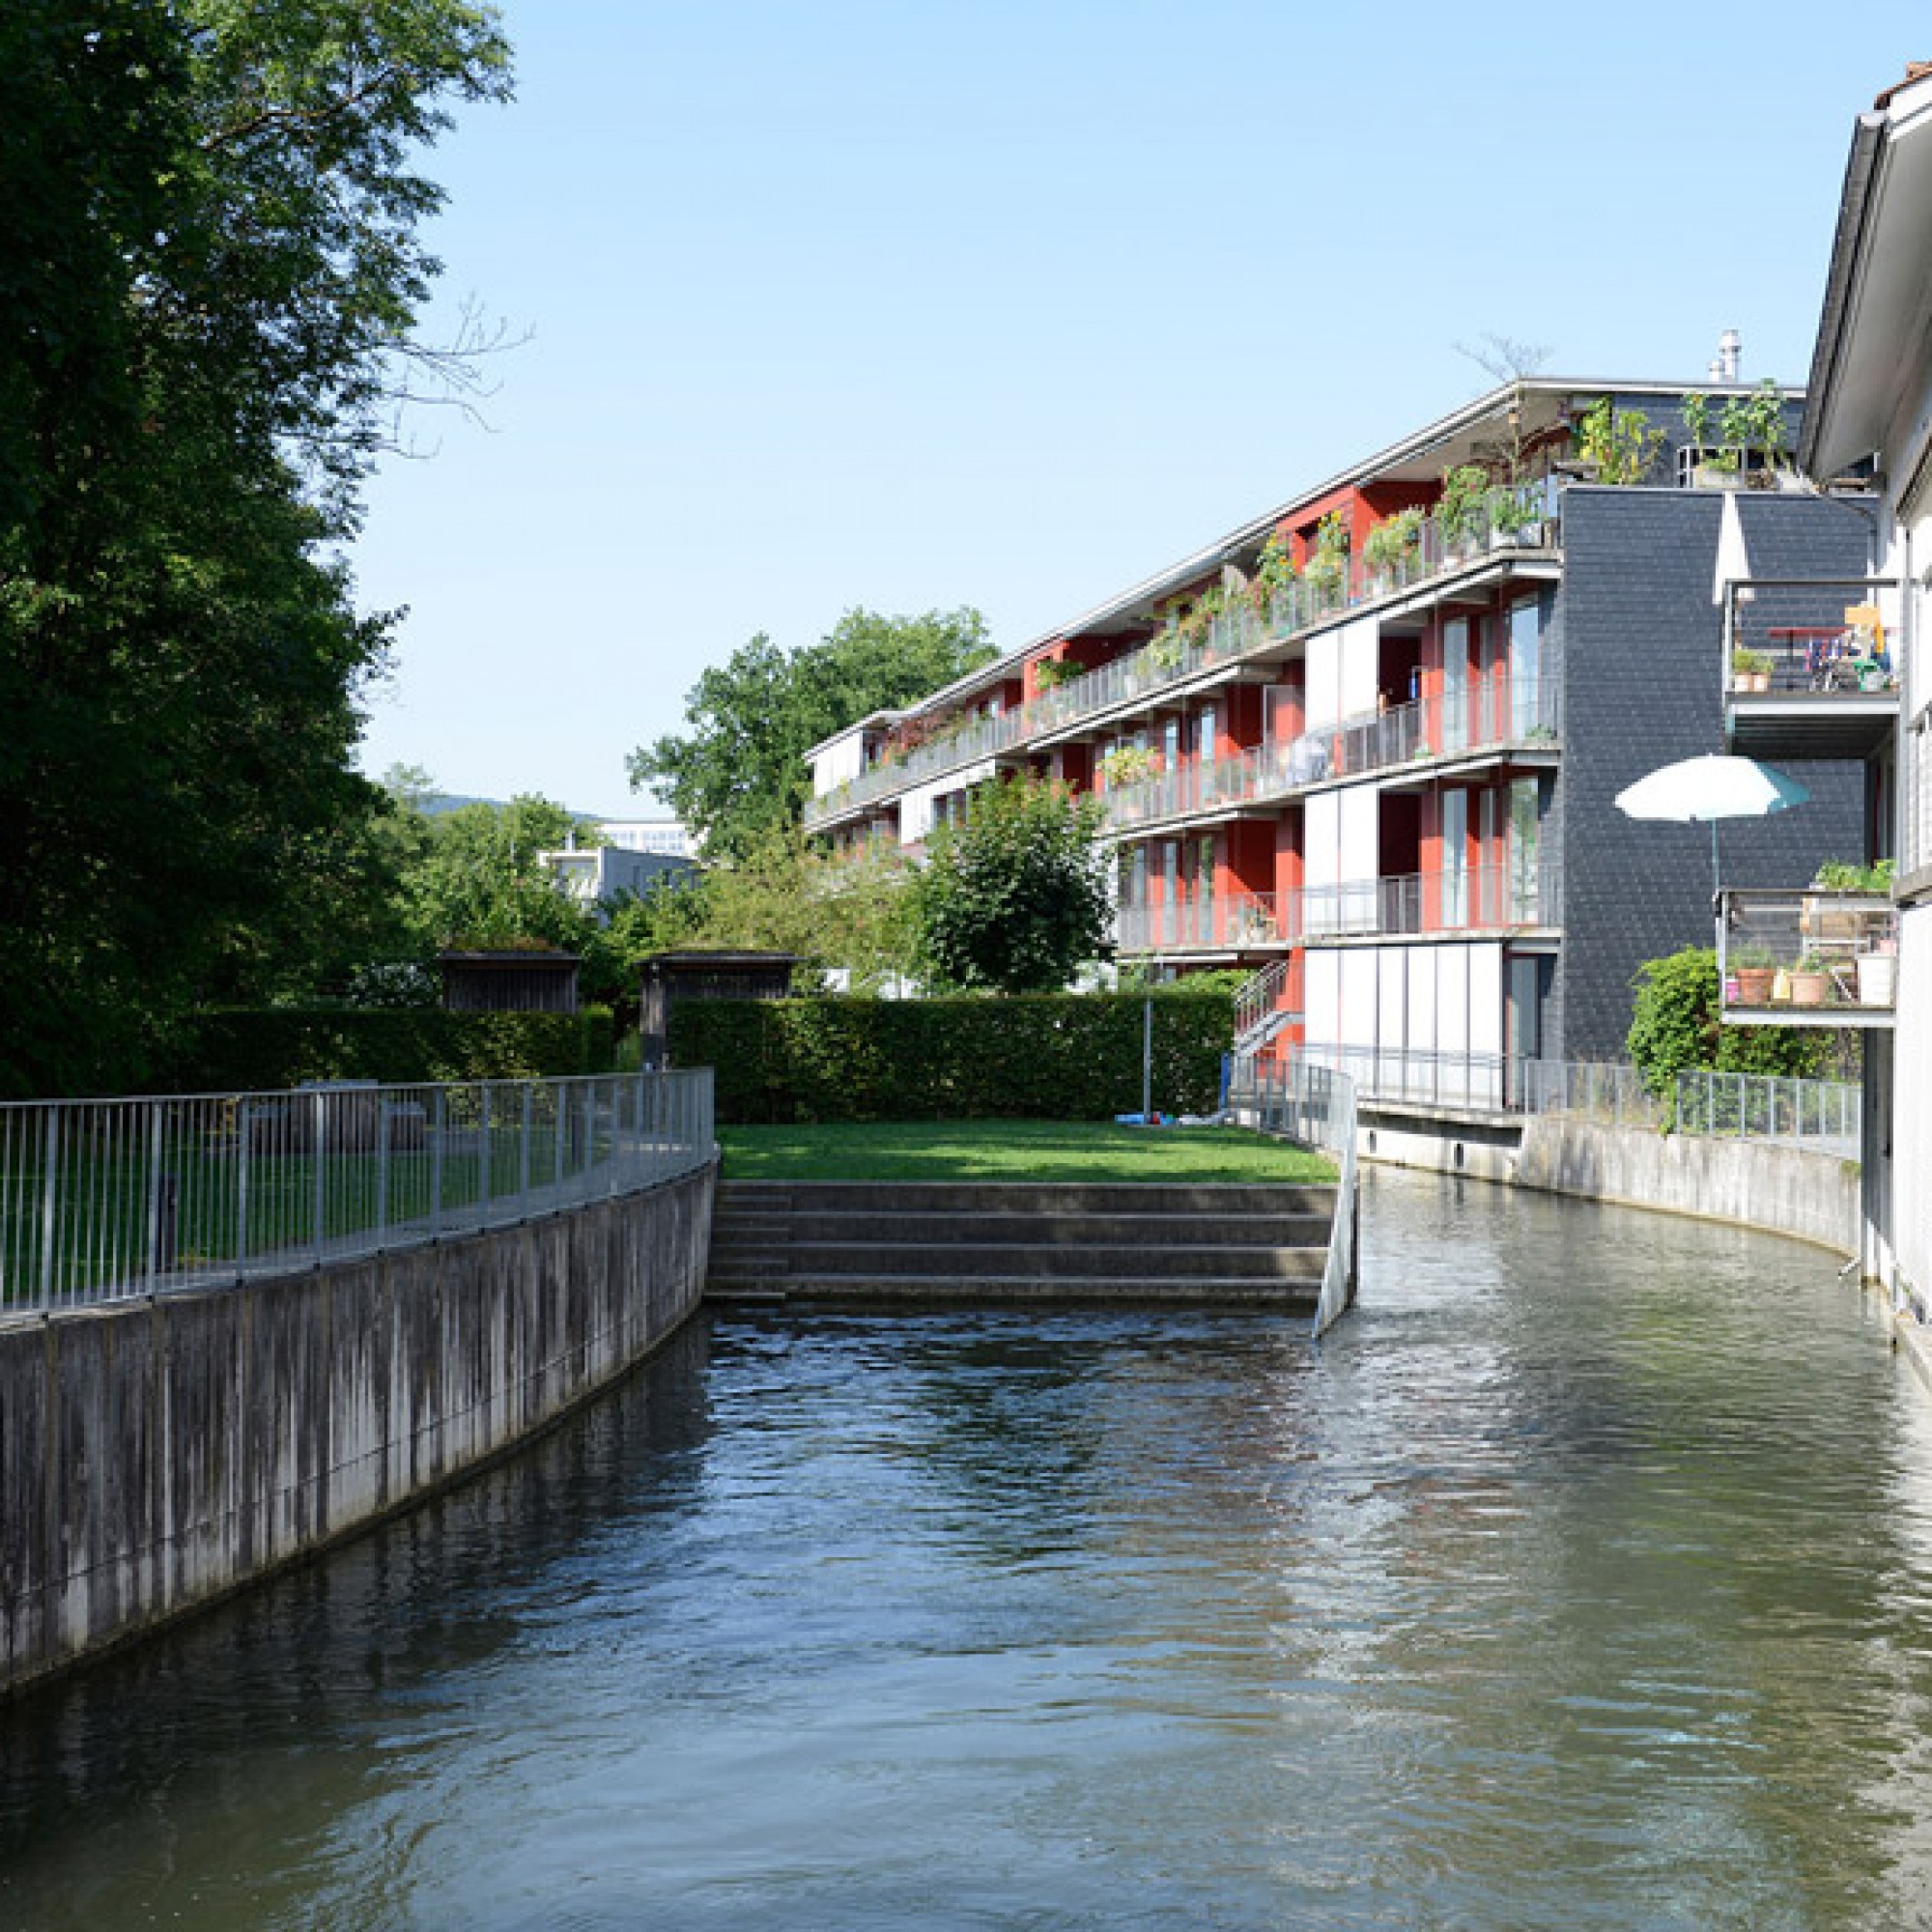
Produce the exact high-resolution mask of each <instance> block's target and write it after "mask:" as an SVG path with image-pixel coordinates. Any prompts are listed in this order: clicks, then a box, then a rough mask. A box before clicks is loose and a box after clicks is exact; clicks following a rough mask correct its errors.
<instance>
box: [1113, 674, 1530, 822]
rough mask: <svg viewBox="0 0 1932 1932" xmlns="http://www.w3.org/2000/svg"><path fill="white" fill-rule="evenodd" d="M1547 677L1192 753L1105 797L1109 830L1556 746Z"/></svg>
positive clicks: (1490, 684)
mask: <svg viewBox="0 0 1932 1932" xmlns="http://www.w3.org/2000/svg"><path fill="white" fill-rule="evenodd" d="M1555 743H1556V685H1555V680H1554V679H1547V680H1546V679H1539V678H1516V679H1510V678H1504V679H1501V680H1496V679H1484V680H1481V681H1479V682H1478V683H1476V684H1474V685H1471V686H1470V687H1468V688H1467V689H1465V690H1463V691H1458V692H1454V693H1449V694H1442V695H1437V696H1431V697H1425V698H1418V699H1417V700H1415V701H1414V702H1413V703H1409V704H1404V705H1400V706H1398V707H1397V708H1396V709H1394V710H1392V711H1386V712H1380V713H1370V714H1367V715H1365V716H1363V717H1360V718H1351V719H1348V720H1345V721H1344V722H1343V723H1342V724H1340V725H1326V726H1324V727H1323V728H1322V729H1321V730H1318V731H1305V732H1303V733H1302V734H1301V735H1300V736H1299V737H1297V738H1291V739H1286V740H1283V741H1280V742H1278V743H1275V744H1268V745H1260V746H1257V747H1255V748H1254V749H1253V750H1252V751H1247V752H1239V753H1235V754H1234V755H1232V756H1228V757H1219V758H1214V759H1191V760H1189V761H1187V762H1186V763H1184V764H1181V765H1179V766H1178V767H1176V768H1175V769H1174V770H1172V771H1167V772H1162V773H1160V774H1159V775H1158V776H1157V777H1154V778H1151V779H1149V780H1146V781H1143V782H1141V783H1139V784H1132V785H1123V786H1122V787H1120V788H1119V789H1118V790H1110V791H1107V792H1105V793H1103V794H1102V804H1103V806H1104V808H1105V813H1106V823H1107V825H1108V827H1109V829H1110V830H1114V831H1127V830H1131V829H1132V828H1134V827H1135V826H1140V825H1153V824H1158V823H1160V822H1161V821H1163V820H1166V819H1173V818H1185V817H1189V816H1192V815H1194V814H1196V813H1200V812H1208V811H1216V810H1225V809H1227V808H1230V807H1236V806H1241V805H1254V804H1261V803H1264V802H1271V801H1274V800H1277V799H1282V798H1286V797H1289V796H1291V795H1292V794H1293V793H1294V792H1297V791H1302V790H1305V789H1307V788H1308V787H1309V786H1311V785H1318V784H1322V783H1325V782H1327V781H1331V780H1335V779H1344V778H1356V777H1360V776H1363V775H1365V774H1373V773H1376V772H1385V771H1392V770H1396V769H1399V768H1401V767H1403V766H1406V765H1413V764H1417V763H1419V762H1421V761H1422V760H1424V759H1428V758H1435V757H1462V756H1467V755H1470V754H1473V753H1480V752H1485V751H1492V750H1496V749H1498V748H1500V747H1502V746H1505V745H1529V746H1545V745H1547V746H1552V747H1553V746H1554V745H1555Z"/></svg>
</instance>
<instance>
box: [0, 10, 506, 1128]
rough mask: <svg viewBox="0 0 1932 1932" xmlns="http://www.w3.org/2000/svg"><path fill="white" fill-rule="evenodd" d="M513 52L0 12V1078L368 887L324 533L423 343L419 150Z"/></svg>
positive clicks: (229, 18)
mask: <svg viewBox="0 0 1932 1932" xmlns="http://www.w3.org/2000/svg"><path fill="white" fill-rule="evenodd" d="M506 60H507V51H506V48H505V46H504V43H503V42H502V40H501V37H500V35H499V34H498V33H497V27H496V20H495V15H494V13H493V12H492V11H491V10H490V9H488V8H485V7H478V6H469V5H463V4H459V0H384V4H383V5H381V6H375V5H371V4H369V0H173V4H166V0H124V4H122V5H119V6H117V7H111V8H102V7H100V6H99V5H95V4H89V0H14V4H11V5H10V6H8V7H7V8H6V9H4V10H0V177H3V178H4V179H5V181H6V183H7V187H8V191H7V193H6V194H5V195H4V196H0V302H4V304H5V308H6V312H7V315H8V327H7V328H6V329H5V330H0V703H4V705H5V710H6V715H7V718H8V730H7V732H6V733H5V734H0V823H4V824H5V825H6V827H7V838H6V839H5V840H4V841H0V930H3V931H4V932H5V934H6V935H7V937H6V944H5V948H4V952H0V1038H4V1039H5V1041H6V1045H5V1047H4V1048H0V1055H4V1059H0V1088H5V1089H11V1090H13V1091H20V1092H33V1091H39V1092H58V1091H70V1092H71V1091H85V1090H87V1089H89V1088H98V1087H99V1086H101V1085H106V1086H111V1087H119V1086H125V1085H127V1084H129V1083H131V1082H132V1081H134V1080H135V1079H137V1078H138V1077H139V1076H140V1073H141V1068H142V1061H143V1058H144V1057H145V1055H146V1054H147V1053H148V1052H149V1051H151V1050H152V1049H153V1048H154V1047H155V1046H156V1045H159V1044H163V1043H164V1042H165V1039H166V1037H167V1035H168V1033H169V1031H170V1029H171V1028H172V1027H173V1026H175V1025H176V1024H178V1023H179V1022H180V1021H181V1020H182V1019H183V1018H184V1016H185V1014H186V1012H187V1011H188V1010H189V1009H191V1008H193V1007H194V1006H195V1005H197V1004H199V1003H205V1002H208V1001H212V1000H223V999H239V998H249V997H259V996H260V995H261V994H262V993H263V992H264V991H265V990H281V989H285V988H287V987H290V986H291V985H296V984H298V983H299V982H301V981H302V980H313V979H315V978H317V977H320V976H324V975H326V974H327V972H329V971H331V970H333V967H334V965H335V963H336V957H335V955H336V952H337V950H338V949H337V948H336V945H335V941H336V939H337V938H338V937H340V936H343V935H348V934H351V933H353V932H354V931H355V929H356V928H357V927H358V925H360V924H362V923H365V922H366V921H367V920H369V919H373V918H377V917H379V914H380V909H381V907H382V906H383V905H384V903H385V900H386V893H385V890H384V879H383V876H382V865H383V862H384V851H385V847H384V839H383V838H382V837H381V834H380V823H381V819H382V817H383V814H384V810H385V808H384V801H383V798H382V795H381V794H380V792H379V791H378V790H377V788H376V787H374V786H372V785H370V784H368V783H367V782H366V781H363V780H362V779H360V778H358V777H357V776H356V775H355V773H354V772H353V770H352V769H351V767H350V753H351V751H352V749H353V747H354V745H355V740H356V738H357V736H358V734H359V731H360V716H359V712H358V709H357V699H358V695H359V692H360V690H361V688H362V686H363V684H364V683H365V681H366V680H367V679H368V678H369V677H370V676H371V675H372V674H373V673H374V672H375V671H376V670H377V669H378V668H380V666H381V663H382V659H383V656H384V652H385V650H386V648H387V645H388V642H389V639H390V636H391V633H392V629H393V623H394V619H393V618H392V617H386V616H366V615H363V614H360V613H358V612H357V611H356V610H355V604H354V597H353V585H352V583H351V581H350V578H349V574H348V571H347V569H346V567H345V566H344V564H343V563H342V561H341V556H340V547H341V545H342V544H343V542H344V541H345V540H346V539H348V538H349V537H351V536H353V534H354V532H355V526H356V521H357V514H358V512H357V507H356V500H355V491H356V484H357V481H358V479H359V478H360V477H361V475H362V474H363V473H364V471H365V470H366V468H367V465H368V464H369V462H370V461H371V460H372V459H373V456H374V454H375V452H376V451H377V450H378V449H379V448H380V447H382V446H383V445H384V443H385V442H386V441H387V440H391V438H392V434H393V430H394V420H395V418H394V411H395V408H396V406H397V402H398V399H399V397H400V396H402V395H403V394H405V393H407V392H408V390H409V388H410V387H411V386H412V383H414V385H415V386H417V387H420V386H421V384H420V383H419V382H415V379H414V378H413V377H412V373H411V372H412V370H415V371H418V372H420V371H422V370H423V368H424V359H423V358H424V356H425V355H427V368H428V373H430V374H431V375H432V376H433V375H434V374H435V373H436V372H437V370H438V368H439V366H442V367H443V368H444V369H445V371H446V373H450V374H453V375H455V376H457V377H458V378H459V379H460V376H461V373H462V369H463V366H464V365H463V363H462V360H461V358H460V357H459V358H458V360H457V361H456V362H455V363H447V362H444V363H442V364H441V365H440V364H439V356H438V354H437V353H436V352H423V351H420V350H418V349H417V348H416V347H415V344H414V323H415V316H416V311H417V309H418V307H419V305H420V303H421V301H422V299H423V298H424V296H425V295H426V293H427V290H428V287H429V284H430V281H431V279H432V277H433V275H434V273H435V270H436V264H435V262H434V260H433V259H432V258H431V257H430V256H429V255H428V254H427V253H426V252H425V251H424V249H423V247H422V245H421V243H420V241H419V240H418V237H417V228H418V224H419V223H420V222H421V220H422V219H423V218H424V217H425V216H426V215H427V214H429V213H431V212H432V211H433V210H434V209H435V208H436V207H437V206H438V205H439V203H440V199H441V196H440V190H438V189H437V188H436V187H435V186H434V185H432V184H430V183H428V182H426V181H424V180H422V179H420V178H419V177H417V176H416V175H415V174H413V173H412V171H411V163H412V158H413V156H414V155H415V154H416V153H417V152H418V151H419V150H420V149H421V148H422V147H424V146H425V145H426V144H427V143H429V142H430V141H432V140H433V139H434V138H435V136H436V135H437V134H438V133H439V132H440V131H441V129H442V128H443V127H444V126H445V125H446V124H447V118H448V117H447V107H446V103H447V102H448V101H450V100H452V99H493V98H501V97H502V96H503V94H504V93H505V92H506V87H507V83H506V79H505V75H506V71H507V70H506Z"/></svg>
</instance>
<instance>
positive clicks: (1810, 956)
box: [1791, 952, 1832, 1007]
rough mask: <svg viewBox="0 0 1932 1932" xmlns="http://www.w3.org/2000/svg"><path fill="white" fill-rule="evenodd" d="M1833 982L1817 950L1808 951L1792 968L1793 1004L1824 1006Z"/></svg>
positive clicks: (1796, 1005) (1799, 1005) (1798, 1005)
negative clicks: (1826, 995)
mask: <svg viewBox="0 0 1932 1932" xmlns="http://www.w3.org/2000/svg"><path fill="white" fill-rule="evenodd" d="M1831 983H1832V981H1831V978H1830V976H1829V975H1828V974H1827V973H1826V971H1825V962H1824V961H1823V960H1822V959H1821V958H1819V956H1818V955H1817V954H1816V953H1815V952H1806V953H1805V954H1804V955H1803V956H1802V957H1801V958H1800V959H1799V960H1798V961H1797V962H1796V963H1795V964H1794V965H1793V966H1792V968H1791V1004H1792V1005H1793V1006H1794V1007H1822V1006H1823V1005H1824V1004H1825V994H1826V992H1827V990H1828V989H1829V988H1830V986H1831Z"/></svg>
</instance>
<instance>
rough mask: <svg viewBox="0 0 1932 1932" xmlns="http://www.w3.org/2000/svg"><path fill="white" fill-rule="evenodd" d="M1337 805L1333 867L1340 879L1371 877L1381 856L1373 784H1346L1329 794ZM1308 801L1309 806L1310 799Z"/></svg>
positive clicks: (1378, 807)
mask: <svg viewBox="0 0 1932 1932" xmlns="http://www.w3.org/2000/svg"><path fill="white" fill-rule="evenodd" d="M1330 796H1331V797H1333V798H1334V799H1335V800H1336V803H1337V807H1338V823H1337V827H1336V835H1337V837H1336V843H1337V846H1338V852H1337V860H1336V863H1337V867H1338V869H1339V874H1340V876H1341V877H1342V878H1344V879H1373V878H1375V877H1377V876H1378V867H1379V862H1380V858H1381V836H1380V824H1381V810H1380V799H1379V796H1378V793H1377V791H1376V789H1375V787H1374V786H1373V785H1350V786H1348V787H1346V788H1345V789H1344V790H1341V791H1338V792H1334V793H1331V794H1330ZM1309 803H1310V804H1311V805H1312V804H1313V803H1314V800H1313V799H1311V800H1310V801H1309Z"/></svg>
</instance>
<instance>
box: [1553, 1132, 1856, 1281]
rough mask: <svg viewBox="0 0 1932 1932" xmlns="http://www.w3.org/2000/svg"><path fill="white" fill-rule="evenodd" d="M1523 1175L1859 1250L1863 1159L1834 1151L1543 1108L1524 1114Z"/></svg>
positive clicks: (1566, 1188)
mask: <svg viewBox="0 0 1932 1932" xmlns="http://www.w3.org/2000/svg"><path fill="white" fill-rule="evenodd" d="M1515 1179H1516V1184H1517V1185H1518V1186H1519V1187H1536V1188H1541V1189H1543V1190H1545V1191H1546V1192H1548V1193H1551V1194H1579V1195H1584V1196H1587V1197H1588V1198H1589V1199H1591V1200H1593V1201H1613V1202H1620V1203H1623V1204H1625V1205H1628V1206H1631V1207H1636V1208H1659V1209H1662V1211H1663V1212H1665V1213H1668V1214H1694V1215H1697V1216H1698V1217H1700V1218H1701V1219H1704V1220H1708V1221H1735V1222H1739V1223H1741V1224H1742V1225H1744V1226H1746V1227H1749V1228H1763V1229H1766V1230H1767V1231H1769V1232H1770V1233H1772V1234H1776V1235H1791V1236H1796V1237H1797V1238H1798V1239H1799V1240H1802V1241H1813V1242H1816V1243H1817V1245H1818V1246H1820V1247H1823V1248H1830V1249H1832V1250H1833V1252H1835V1253H1837V1254H1840V1255H1856V1254H1857V1253H1858V1252H1859V1229H1860V1216H1859V1164H1858V1162H1857V1161H1846V1160H1840V1159H1839V1158H1838V1157H1837V1156H1836V1155H1835V1154H1824V1153H1808V1152H1805V1151H1803V1150H1802V1149H1798V1148H1787V1147H1775V1146H1770V1145H1767V1144H1765V1143H1762V1142H1758V1141H1737V1140H1718V1139H1706V1138H1704V1137H1703V1136H1701V1135H1697V1134H1659V1133H1652V1132H1650V1131H1648V1130H1647V1129H1644V1128H1639V1127H1601V1126H1596V1125H1593V1124H1592V1123H1591V1122H1587V1121H1577V1120H1570V1119H1565V1118H1562V1117H1557V1116H1544V1117H1538V1118H1534V1119H1531V1120H1528V1121H1525V1122H1523V1132H1522V1147H1521V1150H1520V1152H1519V1154H1518V1156H1517V1171H1516V1176H1515Z"/></svg>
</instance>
